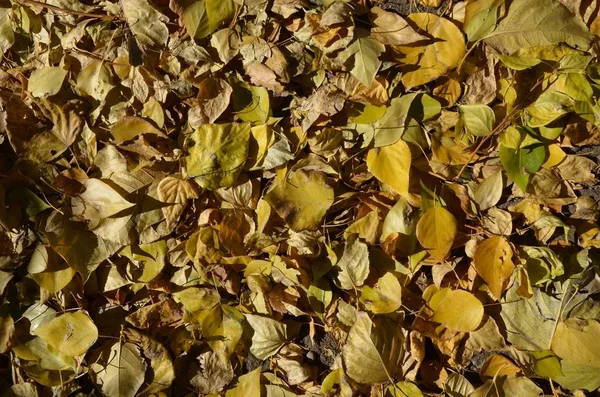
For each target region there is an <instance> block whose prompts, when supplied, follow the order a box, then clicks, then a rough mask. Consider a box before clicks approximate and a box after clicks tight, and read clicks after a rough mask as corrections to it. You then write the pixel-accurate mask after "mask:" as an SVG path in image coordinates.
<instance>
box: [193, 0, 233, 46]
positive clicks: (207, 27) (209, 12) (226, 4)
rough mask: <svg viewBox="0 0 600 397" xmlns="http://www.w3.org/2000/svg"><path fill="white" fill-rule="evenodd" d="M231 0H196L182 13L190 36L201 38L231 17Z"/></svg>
mask: <svg viewBox="0 0 600 397" xmlns="http://www.w3.org/2000/svg"><path fill="white" fill-rule="evenodd" d="M233 14H234V3H233V0H196V1H194V2H193V3H191V5H189V6H188V7H187V8H186V9H185V10H184V11H183V14H182V18H183V24H184V25H185V28H186V29H187V31H188V33H189V34H190V36H192V37H193V38H194V39H196V40H199V39H202V38H204V37H206V36H208V35H209V34H211V33H212V32H214V31H215V30H217V29H218V28H219V26H221V24H223V23H225V22H227V21H229V20H230V19H231V18H233Z"/></svg>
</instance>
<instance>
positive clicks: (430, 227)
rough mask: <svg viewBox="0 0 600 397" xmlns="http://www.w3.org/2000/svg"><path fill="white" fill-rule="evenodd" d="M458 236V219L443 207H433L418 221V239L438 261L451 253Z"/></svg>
mask: <svg viewBox="0 0 600 397" xmlns="http://www.w3.org/2000/svg"><path fill="white" fill-rule="evenodd" d="M455 237H456V219H455V218H454V215H452V214H451V213H450V212H448V211H447V210H446V209H444V208H442V207H431V208H429V209H428V210H427V212H425V214H424V215H423V216H422V217H421V219H419V222H418V223H417V239H418V240H419V243H421V245H422V246H423V248H425V249H426V250H428V251H429V254H430V255H431V256H432V257H433V258H434V259H437V260H438V261H440V262H441V261H443V260H444V259H446V256H448V254H449V253H450V249H451V248H452V244H453V243H454V238H455Z"/></svg>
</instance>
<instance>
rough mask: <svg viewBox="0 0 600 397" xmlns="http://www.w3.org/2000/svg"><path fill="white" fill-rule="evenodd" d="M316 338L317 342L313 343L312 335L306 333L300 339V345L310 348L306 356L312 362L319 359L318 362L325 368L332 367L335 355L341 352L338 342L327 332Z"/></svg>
mask: <svg viewBox="0 0 600 397" xmlns="http://www.w3.org/2000/svg"><path fill="white" fill-rule="evenodd" d="M315 339H316V340H315V342H316V343H313V341H312V340H311V339H310V336H309V335H306V336H305V337H304V338H302V339H301V340H300V345H302V346H303V347H304V348H306V349H308V352H307V354H306V358H307V359H308V360H309V361H312V362H315V361H317V364H320V365H321V366H323V367H325V368H329V367H331V366H332V365H333V360H334V358H335V356H337V355H338V354H340V348H339V347H338V345H337V342H336V341H335V339H333V337H332V336H331V334H329V333H325V334H324V335H323V336H322V337H316V338H315Z"/></svg>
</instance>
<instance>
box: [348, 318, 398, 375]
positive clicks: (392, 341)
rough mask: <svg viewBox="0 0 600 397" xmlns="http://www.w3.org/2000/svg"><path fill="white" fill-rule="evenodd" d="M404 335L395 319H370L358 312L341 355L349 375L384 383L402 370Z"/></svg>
mask: <svg viewBox="0 0 600 397" xmlns="http://www.w3.org/2000/svg"><path fill="white" fill-rule="evenodd" d="M403 341H404V338H403V336H402V333H401V332H400V329H399V327H398V326H397V324H395V323H394V322H393V321H392V320H390V319H387V318H385V317H381V318H379V319H377V320H376V322H373V321H371V319H370V318H369V316H368V314H367V313H364V312H359V313H357V315H356V322H355V323H354V325H353V326H352V328H350V332H349V333H348V338H347V340H346V344H345V345H344V347H343V349H342V357H343V359H344V364H345V367H346V373H347V374H348V376H349V377H351V378H352V379H354V380H355V381H356V382H359V383H368V384H374V383H383V382H387V381H389V380H391V379H393V377H394V376H396V375H397V374H399V372H400V370H401V363H402V359H403V355H404V349H403V347H402V345H403Z"/></svg>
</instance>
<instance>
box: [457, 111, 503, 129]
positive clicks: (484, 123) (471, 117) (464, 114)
mask: <svg viewBox="0 0 600 397" xmlns="http://www.w3.org/2000/svg"><path fill="white" fill-rule="evenodd" d="M459 109H460V115H461V118H462V121H463V123H464V126H465V129H466V130H467V132H468V133H469V134H472V135H475V136H486V135H488V134H489V133H490V132H492V129H493V128H494V123H495V122H496V116H495V115H494V111H493V110H492V109H491V108H490V107H489V106H486V105H460V106H459Z"/></svg>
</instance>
